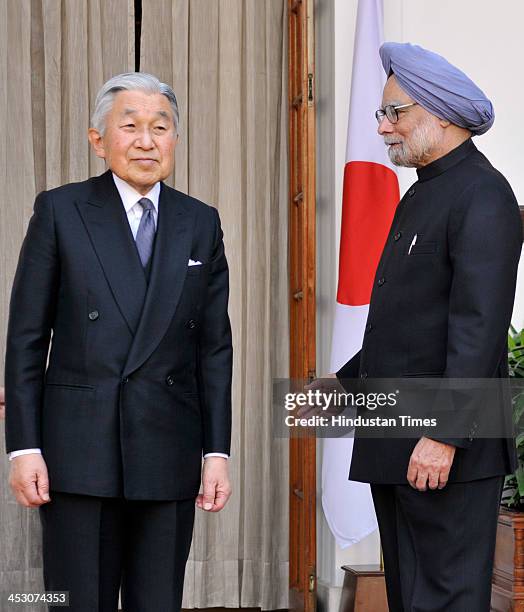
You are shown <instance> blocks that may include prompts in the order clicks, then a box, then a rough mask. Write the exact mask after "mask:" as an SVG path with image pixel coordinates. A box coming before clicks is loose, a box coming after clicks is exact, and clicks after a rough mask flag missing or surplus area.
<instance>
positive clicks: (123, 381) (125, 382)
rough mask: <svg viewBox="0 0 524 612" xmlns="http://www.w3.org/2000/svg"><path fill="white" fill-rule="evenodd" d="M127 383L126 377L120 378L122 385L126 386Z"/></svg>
mask: <svg viewBox="0 0 524 612" xmlns="http://www.w3.org/2000/svg"><path fill="white" fill-rule="evenodd" d="M128 382H129V378H128V377H127V376H126V377H125V378H122V384H123V385H126V384H127V383H128Z"/></svg>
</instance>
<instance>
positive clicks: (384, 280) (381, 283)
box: [377, 277, 386, 287]
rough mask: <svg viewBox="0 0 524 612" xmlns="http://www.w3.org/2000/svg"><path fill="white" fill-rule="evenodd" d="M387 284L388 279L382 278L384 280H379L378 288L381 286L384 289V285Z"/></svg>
mask: <svg viewBox="0 0 524 612" xmlns="http://www.w3.org/2000/svg"><path fill="white" fill-rule="evenodd" d="M385 282H386V279H385V278H384V277H382V278H379V279H378V283H377V284H378V286H379V287H382V285H383V284H384V283H385Z"/></svg>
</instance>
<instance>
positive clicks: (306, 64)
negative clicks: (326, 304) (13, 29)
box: [288, 0, 316, 612]
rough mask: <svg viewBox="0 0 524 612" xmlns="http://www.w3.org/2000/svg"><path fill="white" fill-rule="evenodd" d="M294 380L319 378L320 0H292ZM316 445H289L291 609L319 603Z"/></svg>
mask: <svg viewBox="0 0 524 612" xmlns="http://www.w3.org/2000/svg"><path fill="white" fill-rule="evenodd" d="M288 53H289V55H288V57H289V60H288V61H289V73H288V77H289V78H288V87H289V92H288V93H289V98H288V102H289V143H290V144H289V147H290V150H289V159H290V167H289V170H290V180H289V249H290V252H289V262H290V375H291V377H292V378H294V379H304V380H307V379H310V378H312V377H314V376H315V353H316V347H315V336H316V322H315V273H316V272H315V107H314V96H313V77H314V63H313V57H314V53H313V1H312V0H288ZM315 451H316V440H315V437H314V434H311V435H306V436H301V437H300V438H298V437H297V438H293V439H291V440H290V451H289V452H290V530H289V532H290V540H289V551H290V572H289V580H290V609H292V610H306V611H307V612H312V611H313V610H315V606H316V601H315V600H316V503H315V502H316V457H315Z"/></svg>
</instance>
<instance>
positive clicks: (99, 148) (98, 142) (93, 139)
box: [87, 128, 106, 159]
mask: <svg viewBox="0 0 524 612" xmlns="http://www.w3.org/2000/svg"><path fill="white" fill-rule="evenodd" d="M87 138H88V139H89V142H90V143H91V146H92V147H93V151H94V152H95V155H96V156H97V157H101V158H102V159H105V157H106V150H105V147H104V138H103V137H102V135H101V134H100V132H99V131H98V130H96V129H95V128H89V130H88V132H87Z"/></svg>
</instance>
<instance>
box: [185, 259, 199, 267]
mask: <svg viewBox="0 0 524 612" xmlns="http://www.w3.org/2000/svg"><path fill="white" fill-rule="evenodd" d="M187 265H188V266H201V265H202V262H201V261H195V260H194V259H190V260H189V261H188V262H187Z"/></svg>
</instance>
